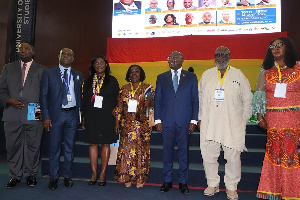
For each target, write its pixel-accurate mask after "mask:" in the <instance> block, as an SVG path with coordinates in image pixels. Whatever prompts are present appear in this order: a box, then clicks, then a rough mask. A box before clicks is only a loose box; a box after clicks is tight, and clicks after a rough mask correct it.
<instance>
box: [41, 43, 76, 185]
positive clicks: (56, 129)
mask: <svg viewBox="0 0 300 200" xmlns="http://www.w3.org/2000/svg"><path fill="white" fill-rule="evenodd" d="M58 58H59V66H58V67H55V68H52V69H49V70H45V71H44V73H43V75H42V80H41V92H40V102H41V111H42V116H43V121H44V128H45V129H46V131H50V132H49V137H50V143H49V165H50V167H49V169H50V183H49V185H48V187H49V189H52V190H55V189H56V188H57V183H58V178H59V162H60V159H59V158H60V152H61V144H62V141H63V143H64V168H63V169H64V170H63V176H64V184H65V186H66V187H72V186H73V181H72V163H73V159H74V151H73V150H74V144H75V139H76V133H77V129H78V122H79V110H80V106H81V83H82V74H81V73H80V72H78V71H76V70H74V69H73V68H71V64H72V63H73V61H74V53H73V51H72V50H71V49H68V48H64V49H62V50H61V51H60V54H59V56H58Z"/></svg>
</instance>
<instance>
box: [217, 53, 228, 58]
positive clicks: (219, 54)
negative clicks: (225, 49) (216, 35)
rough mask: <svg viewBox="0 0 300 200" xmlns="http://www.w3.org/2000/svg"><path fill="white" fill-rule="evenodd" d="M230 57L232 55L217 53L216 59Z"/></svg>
mask: <svg viewBox="0 0 300 200" xmlns="http://www.w3.org/2000/svg"><path fill="white" fill-rule="evenodd" d="M229 55H230V53H216V54H215V58H220V57H222V58H225V57H227V56H229Z"/></svg>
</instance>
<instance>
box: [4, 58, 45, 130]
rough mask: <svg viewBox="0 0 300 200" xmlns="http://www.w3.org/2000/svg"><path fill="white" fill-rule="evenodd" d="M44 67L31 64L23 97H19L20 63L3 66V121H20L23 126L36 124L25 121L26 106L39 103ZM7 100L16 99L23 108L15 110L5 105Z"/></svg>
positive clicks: (20, 86)
mask: <svg viewBox="0 0 300 200" xmlns="http://www.w3.org/2000/svg"><path fill="white" fill-rule="evenodd" d="M44 69H46V67H45V66H43V65H40V64H38V63H36V62H35V61H33V62H32V64H31V66H30V69H29V71H28V74H27V77H26V80H25V84H24V88H23V93H22V94H23V95H22V97H20V91H21V88H22V84H21V82H22V70H21V62H20V61H17V62H13V63H9V64H7V65H4V67H3V70H2V73H1V76H0V105H1V106H3V107H4V111H3V119H2V120H3V121H21V122H22V123H24V124H31V123H36V121H28V120H27V112H28V104H29V103H39V94H40V80H41V77H42V73H43V71H44ZM8 99H17V100H19V101H20V102H22V103H23V104H24V105H25V106H24V108H23V109H15V108H14V107H12V106H9V105H7V104H6V103H7V101H8Z"/></svg>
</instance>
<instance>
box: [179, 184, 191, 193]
mask: <svg viewBox="0 0 300 200" xmlns="http://www.w3.org/2000/svg"><path fill="white" fill-rule="evenodd" d="M179 189H180V190H181V193H183V194H188V193H189V192H190V191H189V188H188V186H187V184H183V183H179Z"/></svg>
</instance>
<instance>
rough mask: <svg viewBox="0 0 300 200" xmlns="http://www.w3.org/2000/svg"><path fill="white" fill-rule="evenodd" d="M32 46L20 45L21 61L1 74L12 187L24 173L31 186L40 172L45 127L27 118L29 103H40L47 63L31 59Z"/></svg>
mask: <svg viewBox="0 0 300 200" xmlns="http://www.w3.org/2000/svg"><path fill="white" fill-rule="evenodd" d="M33 55H34V49H33V47H32V46H31V45H30V44H28V43H21V44H20V46H19V57H20V59H21V60H20V61H17V62H13V63H9V64H7V65H5V66H4V67H3V71H2V73H1V77H0V104H1V106H3V107H4V111H3V119H2V120H3V121H4V131H5V137H6V150H7V161H8V165H9V170H10V176H11V179H10V180H9V182H8V183H7V184H6V186H5V187H6V188H13V187H15V186H16V185H17V183H19V182H20V181H21V179H22V175H23V171H22V169H24V176H25V177H27V178H26V182H27V185H28V186H31V187H33V186H35V185H36V184H37V182H36V176H37V173H38V172H37V171H38V164H39V157H40V145H41V139H42V133H43V126H42V123H41V122H40V121H41V120H40V119H41V118H40V117H41V116H40V115H39V116H37V120H28V118H27V115H28V105H29V103H39V92H40V79H41V77H42V73H43V70H44V69H45V67H44V66H42V65H40V64H38V63H36V62H35V61H34V60H33V59H32V58H33Z"/></svg>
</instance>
